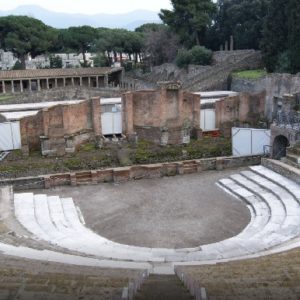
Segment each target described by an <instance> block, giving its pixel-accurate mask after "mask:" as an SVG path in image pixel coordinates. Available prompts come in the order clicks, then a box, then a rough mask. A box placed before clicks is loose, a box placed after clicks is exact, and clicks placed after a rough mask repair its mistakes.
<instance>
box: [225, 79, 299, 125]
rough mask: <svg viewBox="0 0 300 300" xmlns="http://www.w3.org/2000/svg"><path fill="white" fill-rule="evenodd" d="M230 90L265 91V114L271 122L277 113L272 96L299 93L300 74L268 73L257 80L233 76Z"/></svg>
mask: <svg viewBox="0 0 300 300" xmlns="http://www.w3.org/2000/svg"><path fill="white" fill-rule="evenodd" d="M231 90H233V91H236V92H248V93H257V92H262V91H266V102H265V114H266V117H267V118H268V120H269V122H272V121H273V120H274V118H275V116H276V113H277V107H276V102H274V97H277V98H283V95H284V94H296V93H299V92H300V75H291V74H270V75H267V76H265V77H263V78H260V79H257V80H245V79H238V78H233V79H232V83H231Z"/></svg>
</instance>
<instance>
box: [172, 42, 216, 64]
mask: <svg viewBox="0 0 300 300" xmlns="http://www.w3.org/2000/svg"><path fill="white" fill-rule="evenodd" d="M211 59H212V51H211V50H209V49H207V48H205V47H200V46H194V47H193V48H192V49H190V50H186V49H182V50H180V51H179V52H178V54H177V57H176V64H177V66H178V67H180V68H183V67H186V66H188V65H189V64H194V65H209V64H210V63H211Z"/></svg>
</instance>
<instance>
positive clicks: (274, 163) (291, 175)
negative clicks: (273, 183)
mask: <svg viewBox="0 0 300 300" xmlns="http://www.w3.org/2000/svg"><path fill="white" fill-rule="evenodd" d="M261 164H262V166H263V167H266V168H267V169H269V170H271V171H274V172H276V173H278V174H281V175H283V177H286V178H287V179H290V180H292V181H295V182H296V183H298V184H300V170H299V169H298V168H295V167H293V166H290V165H288V164H285V163H283V162H281V161H279V160H274V159H269V158H262V159H261ZM278 184H280V182H278Z"/></svg>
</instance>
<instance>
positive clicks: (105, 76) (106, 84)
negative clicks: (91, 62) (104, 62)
mask: <svg viewBox="0 0 300 300" xmlns="http://www.w3.org/2000/svg"><path fill="white" fill-rule="evenodd" d="M104 87H105V88H107V87H108V74H105V75H104Z"/></svg>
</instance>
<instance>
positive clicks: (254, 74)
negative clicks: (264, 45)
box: [232, 69, 267, 80]
mask: <svg viewBox="0 0 300 300" xmlns="http://www.w3.org/2000/svg"><path fill="white" fill-rule="evenodd" d="M266 75H267V72H266V71H265V70H262V69H259V70H245V71H239V72H234V73H233V74H232V76H233V77H234V78H240V79H250V80H255V79H259V78H262V77H264V76H266Z"/></svg>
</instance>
